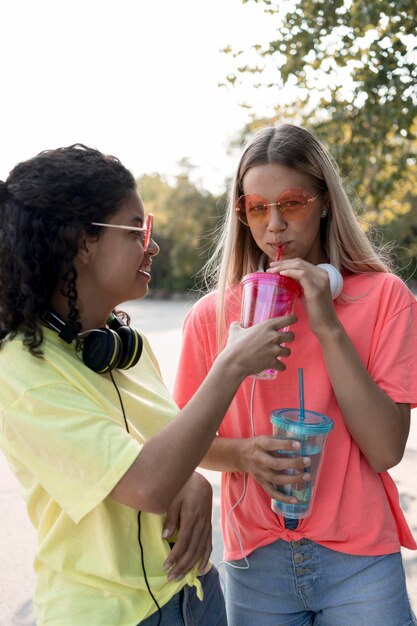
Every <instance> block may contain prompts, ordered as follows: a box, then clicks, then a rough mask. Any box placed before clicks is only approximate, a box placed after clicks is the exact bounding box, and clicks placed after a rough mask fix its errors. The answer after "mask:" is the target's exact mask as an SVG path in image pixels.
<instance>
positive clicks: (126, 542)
mask: <svg viewBox="0 0 417 626" xmlns="http://www.w3.org/2000/svg"><path fill="white" fill-rule="evenodd" d="M44 336H45V340H44V343H43V344H42V349H43V352H44V358H36V357H34V356H32V355H30V354H29V352H28V351H27V349H25V348H24V347H23V345H22V338H21V337H20V336H19V335H18V336H17V337H16V338H15V339H14V340H13V341H8V342H6V343H5V344H4V345H3V347H2V348H1V349H0V371H1V372H2V375H1V377H2V386H1V387H2V389H1V397H0V412H1V428H0V447H1V449H2V450H3V452H4V454H5V455H6V458H7V460H8V462H9V464H10V466H11V468H12V470H13V472H14V474H15V475H16V477H17V479H18V481H19V483H20V485H21V490H22V493H23V496H24V498H25V500H26V504H27V510H28V513H29V516H30V519H31V521H32V523H33V525H34V526H35V528H36V529H37V534H38V550H37V554H36V558H35V571H36V574H37V583H36V591H35V612H36V615H37V620H38V622H37V623H38V626H46V625H47V626H133V625H136V624H138V622H139V621H141V620H143V619H145V618H146V617H148V616H149V615H151V614H152V613H154V612H155V611H156V606H155V604H154V602H153V600H152V598H151V596H150V594H149V592H148V590H147V588H146V585H145V580H144V575H143V569H142V565H141V555H140V548H139V544H138V522H137V511H135V510H133V509H131V508H129V507H127V506H124V505H122V504H119V503H118V502H116V501H115V500H114V499H113V498H111V497H108V494H109V493H110V491H111V490H112V489H113V487H114V486H115V485H116V484H117V482H118V481H119V480H120V479H121V477H122V476H123V475H124V474H125V473H126V471H127V470H128V468H129V467H130V466H131V464H132V463H133V461H134V460H135V458H136V457H137V455H138V454H139V453H140V450H141V447H142V444H143V443H144V442H145V441H146V440H147V439H148V438H149V437H151V436H152V435H154V434H155V433H156V432H158V431H159V430H161V429H162V428H163V427H164V426H165V425H166V424H167V423H168V422H169V421H170V420H172V419H173V418H174V417H175V415H176V413H177V412H178V409H177V407H176V405H175V404H174V402H173V400H172V399H171V397H170V394H169V392H168V390H167V388H166V387H165V385H164V383H163V381H162V378H161V375H160V372H159V368H158V364H157V362H156V360H155V357H154V355H153V353H152V351H151V349H150V347H149V344H148V342H147V340H146V338H144V347H143V353H142V356H141V359H140V360H139V363H138V364H137V365H136V366H135V367H133V368H131V369H130V370H126V371H119V370H117V371H113V377H114V380H115V382H116V384H117V386H118V388H119V391H120V393H121V397H122V401H123V405H124V409H125V413H126V416H127V419H128V423H129V430H130V434H128V433H127V431H126V428H125V424H124V420H123V414H122V410H121V406H120V402H119V398H118V395H117V392H116V389H115V387H114V386H113V383H112V382H111V379H110V376H109V375H108V374H106V375H99V374H96V373H95V372H93V371H92V370H90V369H89V368H87V367H86V366H85V365H84V364H83V363H82V361H81V359H80V356H79V355H77V354H76V352H75V348H74V344H71V345H68V344H66V343H65V342H64V341H63V340H62V339H60V338H59V337H58V335H57V334H56V333H55V332H54V331H52V330H49V329H45V330H44ZM162 527H163V517H162V516H160V515H154V514H150V513H142V514H141V540H142V545H143V548H144V562H145V571H146V575H147V579H148V582H149V585H150V587H151V590H152V592H153V594H154V596H155V597H156V599H157V601H158V604H159V605H160V606H163V605H164V604H166V602H168V601H169V600H170V599H171V598H172V596H173V595H174V594H175V593H177V592H178V591H179V590H180V589H181V588H182V587H183V586H184V585H185V584H187V583H188V584H190V585H196V586H197V587H198V589H200V583H199V581H198V579H197V573H196V569H194V570H192V571H191V572H190V573H189V574H188V575H187V576H186V578H185V579H183V580H182V581H180V582H177V581H173V582H168V580H167V574H166V572H164V571H163V568H162V566H163V563H164V561H165V559H166V557H167V556H168V554H169V551H170V548H169V545H168V543H167V541H165V540H163V539H162V538H161V533H162Z"/></svg>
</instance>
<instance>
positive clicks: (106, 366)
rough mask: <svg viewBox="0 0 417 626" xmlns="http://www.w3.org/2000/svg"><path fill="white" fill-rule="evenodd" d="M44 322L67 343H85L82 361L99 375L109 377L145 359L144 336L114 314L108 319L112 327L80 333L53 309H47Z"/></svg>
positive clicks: (43, 318) (109, 325)
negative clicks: (110, 373) (112, 373)
mask: <svg viewBox="0 0 417 626" xmlns="http://www.w3.org/2000/svg"><path fill="white" fill-rule="evenodd" d="M42 320H43V321H44V322H45V323H46V324H47V326H49V328H52V330H55V331H56V332H57V333H58V337H61V339H63V340H64V341H66V342H67V343H72V342H73V341H74V340H75V339H79V340H81V342H82V350H81V354H82V360H83V362H84V363H85V365H86V366H87V367H89V368H90V369H92V370H93V371H94V372H97V373H98V374H107V372H110V371H111V370H113V369H115V368H117V369H122V370H127V369H129V368H130V367H133V366H134V365H136V363H137V362H138V361H139V359H140V357H141V354H142V348H143V340H142V337H141V336H140V334H139V333H138V331H137V330H136V329H135V328H131V327H130V326H128V325H127V324H125V323H124V322H123V321H122V320H121V319H120V318H119V317H117V316H116V315H114V314H112V315H111V316H110V317H109V319H108V320H107V325H108V328H94V329H92V330H89V331H87V332H86V333H80V334H79V333H77V332H76V331H75V329H74V327H73V326H72V325H71V324H70V323H68V322H66V321H65V320H64V319H62V317H61V316H60V315H59V314H58V313H57V312H56V311H54V310H53V309H47V310H46V311H45V312H44V314H43V315H42ZM84 335H85V337H84Z"/></svg>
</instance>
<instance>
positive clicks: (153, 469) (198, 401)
mask: <svg viewBox="0 0 417 626" xmlns="http://www.w3.org/2000/svg"><path fill="white" fill-rule="evenodd" d="M242 380H243V375H242V374H241V372H240V371H239V370H238V369H236V368H234V366H233V363H230V362H229V361H228V360H227V359H223V358H222V359H219V361H218V363H216V364H215V366H213V368H212V370H211V371H210V373H209V375H208V376H207V378H206V380H205V381H204V383H203V385H202V386H201V387H200V389H199V390H198V391H197V393H196V394H195V396H194V397H193V398H192V399H191V400H190V401H189V403H188V404H187V405H186V406H185V407H184V409H183V410H182V411H181V412H180V413H179V414H178V416H177V417H176V419H175V420H174V421H173V422H171V423H170V424H169V425H168V426H167V427H166V428H164V429H163V430H162V431H161V432H159V433H158V434H156V435H155V436H154V437H152V439H150V440H149V441H148V442H147V443H146V444H145V445H144V447H143V449H142V451H141V452H140V454H139V455H138V457H137V459H136V461H135V463H134V464H133V466H132V468H131V470H129V472H128V474H127V475H126V476H125V477H124V479H123V482H121V483H120V484H119V485H118V486H117V487H116V489H115V490H114V491H113V492H112V495H113V497H116V499H118V500H119V501H122V502H124V503H125V504H127V505H128V506H132V507H134V508H142V509H143V510H147V511H150V512H154V513H160V512H163V511H165V510H166V509H167V507H168V506H169V504H170V503H171V501H172V499H173V494H176V493H178V491H180V489H181V488H182V487H183V485H184V483H185V482H186V480H187V479H188V478H189V477H190V476H191V474H192V472H193V471H194V469H195V467H196V466H197V465H198V464H199V463H200V461H201V459H202V458H203V456H204V455H205V454H206V452H207V450H208V448H209V446H210V444H211V442H212V440H213V438H214V437H215V434H216V431H217V429H218V427H219V425H220V422H221V420H222V418H223V416H224V414H225V413H226V411H227V409H228V407H229V405H230V402H231V401H232V399H233V396H234V394H235V393H236V391H237V388H238V387H239V385H240V383H241V382H242ZM197 415H198V419H197V418H196V416H197ZM155 459H158V463H155ZM144 478H146V480H144Z"/></svg>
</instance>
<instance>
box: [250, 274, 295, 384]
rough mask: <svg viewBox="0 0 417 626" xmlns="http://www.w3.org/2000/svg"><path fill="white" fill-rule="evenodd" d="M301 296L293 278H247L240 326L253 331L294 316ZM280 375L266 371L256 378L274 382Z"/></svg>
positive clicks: (263, 275)
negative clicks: (266, 324) (257, 327)
mask: <svg viewBox="0 0 417 626" xmlns="http://www.w3.org/2000/svg"><path fill="white" fill-rule="evenodd" d="M301 294H302V289H301V287H300V285H299V284H298V283H297V282H296V281H295V280H293V279H292V278H287V277H286V276H280V275H279V274H271V273H267V272H254V273H252V274H247V275H246V276H244V277H243V278H242V308H241V315H240V323H241V325H242V326H243V328H249V327H250V326H253V325H254V324H258V323H259V322H263V321H264V320H267V319H271V318H273V317H281V316H282V315H290V314H291V313H292V312H293V310H294V306H295V303H296V301H297V298H299V297H300V296H301ZM282 330H286V329H285V328H283V329H282ZM276 375H277V372H276V371H275V370H264V371H263V372H260V373H259V374H256V378H261V379H263V380H273V379H274V378H276Z"/></svg>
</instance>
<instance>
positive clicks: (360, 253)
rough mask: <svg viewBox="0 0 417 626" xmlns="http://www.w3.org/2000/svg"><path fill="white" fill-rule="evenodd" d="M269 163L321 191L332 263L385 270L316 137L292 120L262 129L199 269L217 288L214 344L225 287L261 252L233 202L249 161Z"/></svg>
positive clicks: (247, 150)
mask: <svg viewBox="0 0 417 626" xmlns="http://www.w3.org/2000/svg"><path fill="white" fill-rule="evenodd" d="M270 163H277V164H279V165H285V166H286V167H290V168H292V169H294V170H297V171H298V172H301V173H303V174H307V175H309V176H310V177H311V179H312V181H313V183H314V184H315V185H316V187H317V191H318V192H320V193H324V192H327V194H328V203H329V208H330V210H329V213H328V216H327V217H326V218H324V219H323V220H322V229H321V243H322V247H323V250H324V252H325V254H326V256H327V258H328V260H329V262H330V263H331V264H332V265H334V266H335V267H337V268H338V269H339V270H340V271H346V272H349V273H353V274H360V273H364V272H388V271H389V270H390V267H389V262H388V260H385V259H384V256H383V254H382V252H380V251H378V250H377V248H376V246H375V245H374V244H372V243H371V241H370V239H369V238H368V236H367V235H366V234H365V232H364V231H363V230H362V228H361V226H360V222H359V218H358V217H357V216H356V214H355V211H354V209H353V206H352V204H351V202H350V200H349V198H348V195H347V193H346V191H345V189H344V187H343V183H342V180H341V177H340V174H339V168H338V165H337V164H336V162H335V161H334V159H333V158H332V156H331V155H330V154H329V152H328V151H327V150H326V149H325V147H324V146H323V145H322V144H321V143H320V141H319V140H318V139H317V138H316V137H315V136H314V135H313V134H312V133H311V132H309V131H307V130H305V129H303V128H300V127H298V126H294V125H292V124H280V125H279V126H275V125H273V126H266V127H263V128H261V129H260V130H257V131H255V132H254V133H253V134H252V135H251V137H250V138H249V140H248V141H247V143H246V145H245V146H244V148H243V152H242V155H241V158H240V161H239V164H238V167H237V170H236V173H235V176H234V179H233V183H232V187H231V193H230V199H229V209H228V212H227V214H226V216H225V219H224V222H223V224H222V225H221V227H220V229H219V235H220V236H219V240H218V244H217V246H216V249H215V251H214V254H213V255H212V257H211V258H210V259H209V261H208V262H207V264H206V266H205V268H204V278H205V282H206V285H207V286H208V288H209V289H217V290H218V297H217V321H218V325H217V330H218V338H219V347H220V346H221V345H222V343H223V339H222V338H224V335H225V332H224V331H225V295H226V290H227V289H228V288H230V287H233V286H236V285H237V284H239V283H240V281H241V279H242V278H243V276H244V275H245V274H248V273H249V272H254V271H256V270H257V269H258V263H259V258H260V255H261V250H260V249H259V248H258V246H257V245H256V243H255V240H254V239H253V237H252V234H251V232H250V229H249V228H248V227H247V226H245V225H243V224H242V223H241V222H240V221H239V219H238V217H237V214H236V211H235V205H236V202H237V199H238V198H239V196H240V195H242V194H243V177H244V175H245V174H246V172H247V171H248V170H249V169H250V168H251V167H254V166H255V165H266V164H270Z"/></svg>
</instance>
